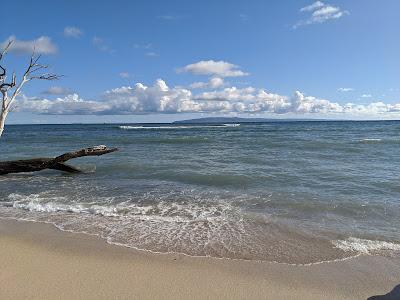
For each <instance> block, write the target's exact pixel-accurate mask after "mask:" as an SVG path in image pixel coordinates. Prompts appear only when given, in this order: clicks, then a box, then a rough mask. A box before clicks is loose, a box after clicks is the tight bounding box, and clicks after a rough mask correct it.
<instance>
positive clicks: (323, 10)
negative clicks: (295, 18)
mask: <svg viewBox="0 0 400 300" xmlns="http://www.w3.org/2000/svg"><path fill="white" fill-rule="evenodd" d="M300 12H302V13H311V15H310V16H309V17H308V19H304V20H301V21H299V22H297V23H296V24H295V25H294V26H293V28H294V29H296V28H298V27H299V26H304V25H311V24H316V23H324V22H326V21H328V20H334V19H339V18H341V17H343V16H345V15H348V14H349V12H348V11H347V10H343V9H341V8H340V7H337V6H332V5H328V4H325V3H324V2H322V1H316V2H314V3H313V4H311V5H308V6H305V7H303V8H301V9H300Z"/></svg>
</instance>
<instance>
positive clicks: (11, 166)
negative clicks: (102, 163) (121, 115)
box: [0, 145, 118, 175]
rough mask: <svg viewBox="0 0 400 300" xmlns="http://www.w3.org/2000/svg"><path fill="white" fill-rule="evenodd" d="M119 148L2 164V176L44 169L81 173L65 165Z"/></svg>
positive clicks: (0, 170)
mask: <svg viewBox="0 0 400 300" xmlns="http://www.w3.org/2000/svg"><path fill="white" fill-rule="evenodd" d="M117 150H118V148H107V147H106V146H104V145H101V146H95V147H91V148H85V149H81V150H78V151H74V152H67V153H64V154H63V155H60V156H57V157H55V158H33V159H24V160H13V161H4V162H0V175H5V174H9V173H21V172H35V171H41V170H44V169H53V170H60V171H64V172H69V173H80V172H82V171H81V170H79V169H77V168H75V167H72V166H70V165H67V164H65V162H66V161H68V160H70V159H73V158H78V157H83V156H99V155H103V154H107V153H111V152H115V151H117Z"/></svg>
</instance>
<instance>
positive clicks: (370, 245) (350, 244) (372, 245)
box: [333, 237, 400, 254]
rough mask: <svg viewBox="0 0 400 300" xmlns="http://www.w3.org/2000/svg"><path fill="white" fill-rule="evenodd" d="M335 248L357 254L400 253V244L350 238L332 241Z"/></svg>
mask: <svg viewBox="0 0 400 300" xmlns="http://www.w3.org/2000/svg"><path fill="white" fill-rule="evenodd" d="M333 244H334V245H335V247H336V248H339V249H341V250H343V251H352V252H354V251H355V252H358V253H361V254H374V253H376V252H379V251H382V250H383V251H385V250H386V251H400V244H397V243H391V242H386V241H373V240H367V239H359V238H355V237H350V238H348V239H346V240H338V241H334V242H333Z"/></svg>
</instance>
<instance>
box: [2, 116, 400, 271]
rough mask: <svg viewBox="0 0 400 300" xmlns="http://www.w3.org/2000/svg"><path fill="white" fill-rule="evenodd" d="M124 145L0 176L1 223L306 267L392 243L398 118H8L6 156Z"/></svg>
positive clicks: (396, 229) (392, 248)
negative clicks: (69, 170) (67, 169)
mask: <svg viewBox="0 0 400 300" xmlns="http://www.w3.org/2000/svg"><path fill="white" fill-rule="evenodd" d="M99 144H105V145H108V146H110V147H111V146H115V147H118V148H120V151H119V152H115V153H112V154H108V155H107V156H103V157H98V158H93V157H91V158H80V159H76V160H73V161H70V164H72V165H75V166H79V167H80V168H82V169H83V170H85V171H86V172H85V174H78V175H76V174H75V175H70V174H65V173H61V172H58V171H42V172H38V173H32V174H29V173H25V174H12V175H7V176H2V177H0V217H9V218H17V219H28V220H34V221H45V222H50V223H53V224H55V225H56V226H57V227H58V228H60V229H63V230H71V231H76V232H86V233H90V234H97V235H99V236H101V237H103V238H105V239H107V241H108V242H110V243H115V244H120V245H125V246H129V247H134V248H138V249H144V250H150V251H155V252H178V253H185V254H188V255H194V256H214V257H226V258H240V259H255V260H266V261H277V262H283V263H295V264H307V263H316V262H321V261H329V260H335V259H342V258H346V257H350V256H354V255H358V254H369V255H374V254H382V255H398V252H399V251H400V218H399V216H400V151H399V147H400V122H396V121H379V122H350V121H340V122H339V121H338V122H278V123H273V122H271V123H259V124H236V125H232V124H229V125H224V124H219V125H215V124H205V125H203V124H202V125H183V124H179V125H171V124H145V125H144V124H142V125H141V124H120V125H119V124H112V125H15V126H8V127H7V128H6V131H5V134H4V136H3V137H2V138H1V139H0V159H1V160H8V159H10V160H11V159H22V158H31V157H41V156H42V157H46V156H56V155H59V154H61V153H64V152H66V151H69V150H76V149H80V148H83V147H86V146H94V145H99Z"/></svg>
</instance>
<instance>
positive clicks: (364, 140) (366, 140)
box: [360, 138, 382, 142]
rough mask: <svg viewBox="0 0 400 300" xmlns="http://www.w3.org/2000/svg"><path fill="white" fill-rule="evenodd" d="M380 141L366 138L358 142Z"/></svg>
mask: <svg viewBox="0 0 400 300" xmlns="http://www.w3.org/2000/svg"><path fill="white" fill-rule="evenodd" d="M380 141H382V139H377V138H366V139H361V140H360V142H380Z"/></svg>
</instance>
